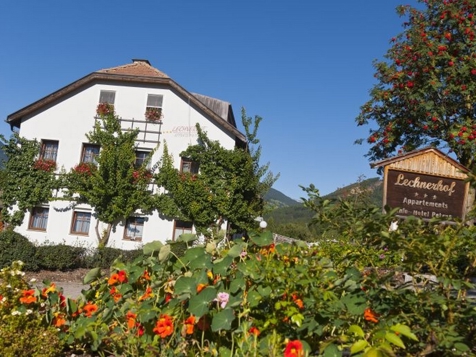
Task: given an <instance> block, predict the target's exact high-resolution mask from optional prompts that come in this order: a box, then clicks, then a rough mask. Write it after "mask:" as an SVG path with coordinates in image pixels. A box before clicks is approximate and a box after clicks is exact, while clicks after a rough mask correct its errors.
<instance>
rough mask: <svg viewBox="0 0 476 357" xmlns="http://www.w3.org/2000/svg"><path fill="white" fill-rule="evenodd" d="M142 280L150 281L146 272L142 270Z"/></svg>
mask: <svg viewBox="0 0 476 357" xmlns="http://www.w3.org/2000/svg"><path fill="white" fill-rule="evenodd" d="M142 279H144V280H147V281H150V275H149V272H148V271H147V270H144V273H143V274H142Z"/></svg>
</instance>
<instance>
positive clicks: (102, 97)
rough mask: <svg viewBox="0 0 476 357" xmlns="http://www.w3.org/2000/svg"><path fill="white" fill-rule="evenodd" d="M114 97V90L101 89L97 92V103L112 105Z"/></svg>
mask: <svg viewBox="0 0 476 357" xmlns="http://www.w3.org/2000/svg"><path fill="white" fill-rule="evenodd" d="M115 99H116V92H114V91H112V90H102V91H101V93H100V94H99V103H108V104H113V105H114V100H115Z"/></svg>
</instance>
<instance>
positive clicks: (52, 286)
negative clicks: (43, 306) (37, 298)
mask: <svg viewBox="0 0 476 357" xmlns="http://www.w3.org/2000/svg"><path fill="white" fill-rule="evenodd" d="M55 291H56V284H55V283H51V284H50V286H49V287H47V288H43V290H41V295H42V296H44V297H47V296H48V294H49V293H54V292H55Z"/></svg>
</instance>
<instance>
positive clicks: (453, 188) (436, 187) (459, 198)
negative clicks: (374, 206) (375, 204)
mask: <svg viewBox="0 0 476 357" xmlns="http://www.w3.org/2000/svg"><path fill="white" fill-rule="evenodd" d="M387 175H388V176H387V199H386V203H387V205H389V206H390V207H392V208H393V207H399V211H398V213H397V214H398V215H400V216H415V217H419V218H425V219H430V218H434V217H437V218H444V219H447V220H451V219H454V218H463V215H464V213H463V212H464V202H465V187H466V182H465V181H464V180H462V179H461V180H460V179H455V178H448V177H441V176H433V175H426V174H417V173H413V172H406V171H398V170H388V172H387Z"/></svg>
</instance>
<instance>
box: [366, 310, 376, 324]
mask: <svg viewBox="0 0 476 357" xmlns="http://www.w3.org/2000/svg"><path fill="white" fill-rule="evenodd" d="M377 317H378V315H377V314H376V313H375V312H373V311H372V310H371V309H365V311H364V319H366V320H367V321H372V322H375V323H377V322H378V319H377Z"/></svg>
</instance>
